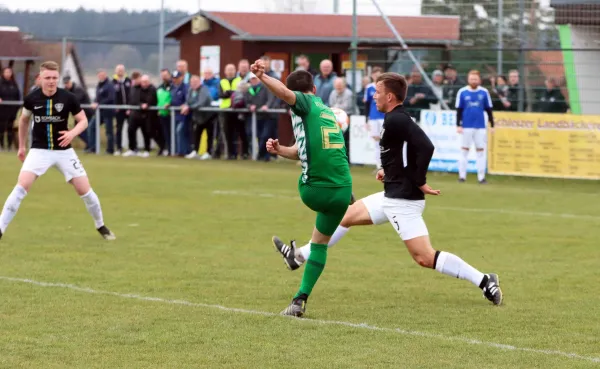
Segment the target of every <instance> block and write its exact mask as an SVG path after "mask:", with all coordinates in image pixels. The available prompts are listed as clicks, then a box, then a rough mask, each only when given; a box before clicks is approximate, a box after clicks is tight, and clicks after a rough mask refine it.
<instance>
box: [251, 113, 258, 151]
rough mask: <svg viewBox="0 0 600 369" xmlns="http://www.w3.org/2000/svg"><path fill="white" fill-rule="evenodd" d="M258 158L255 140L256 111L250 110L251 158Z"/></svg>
mask: <svg viewBox="0 0 600 369" xmlns="http://www.w3.org/2000/svg"><path fill="white" fill-rule="evenodd" d="M257 158H258V142H256V112H255V111H254V112H252V160H256V159H257Z"/></svg>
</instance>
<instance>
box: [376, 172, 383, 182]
mask: <svg viewBox="0 0 600 369" xmlns="http://www.w3.org/2000/svg"><path fill="white" fill-rule="evenodd" d="M384 178H385V173H384V172H383V169H379V170H378V171H377V174H376V175H375V179H376V180H378V181H379V182H383V179H384Z"/></svg>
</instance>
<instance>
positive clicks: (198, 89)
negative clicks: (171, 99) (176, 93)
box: [182, 75, 213, 159]
mask: <svg viewBox="0 0 600 369" xmlns="http://www.w3.org/2000/svg"><path fill="white" fill-rule="evenodd" d="M211 102H212V96H211V95H210V90H209V89H208V87H207V86H206V85H203V84H202V82H201V80H200V77H199V76H195V75H194V76H192V78H191V79H190V88H189V90H188V94H187V98H186V104H185V105H184V106H183V107H182V109H184V110H185V111H186V112H187V114H188V116H190V117H191V121H192V127H193V132H194V133H193V135H192V152H191V153H189V154H188V155H186V157H185V158H186V159H196V158H197V157H198V152H199V151H200V138H201V137H202V132H203V131H204V129H205V128H208V129H207V135H208V137H212V129H211V128H209V127H207V123H211V124H212V121H211V117H212V115H213V113H211V112H206V111H201V110H199V109H201V108H206V107H209V106H210V104H211ZM208 141H210V139H208ZM209 144H210V143H209ZM211 146H212V145H211ZM211 148H212V147H211ZM208 152H210V150H207V153H206V154H208ZM203 157H204V158H206V157H205V156H204V155H203V156H202V157H200V159H202V158H203Z"/></svg>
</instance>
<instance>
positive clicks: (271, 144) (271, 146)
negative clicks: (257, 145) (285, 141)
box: [267, 138, 280, 154]
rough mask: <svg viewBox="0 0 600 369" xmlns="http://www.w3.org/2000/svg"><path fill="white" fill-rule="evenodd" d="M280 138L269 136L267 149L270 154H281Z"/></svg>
mask: <svg viewBox="0 0 600 369" xmlns="http://www.w3.org/2000/svg"><path fill="white" fill-rule="evenodd" d="M279 147H280V146H279V140H277V139H272V138H269V139H268V140H267V151H268V152H269V154H279Z"/></svg>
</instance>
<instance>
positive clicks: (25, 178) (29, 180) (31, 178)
mask: <svg viewBox="0 0 600 369" xmlns="http://www.w3.org/2000/svg"><path fill="white" fill-rule="evenodd" d="M37 177H38V176H37V174H35V173H33V172H27V171H22V172H21V173H19V178H18V179H17V184H18V185H19V186H21V187H23V188H24V189H25V191H27V192H29V190H30V189H31V186H32V185H33V182H35V180H36V179H37Z"/></svg>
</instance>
